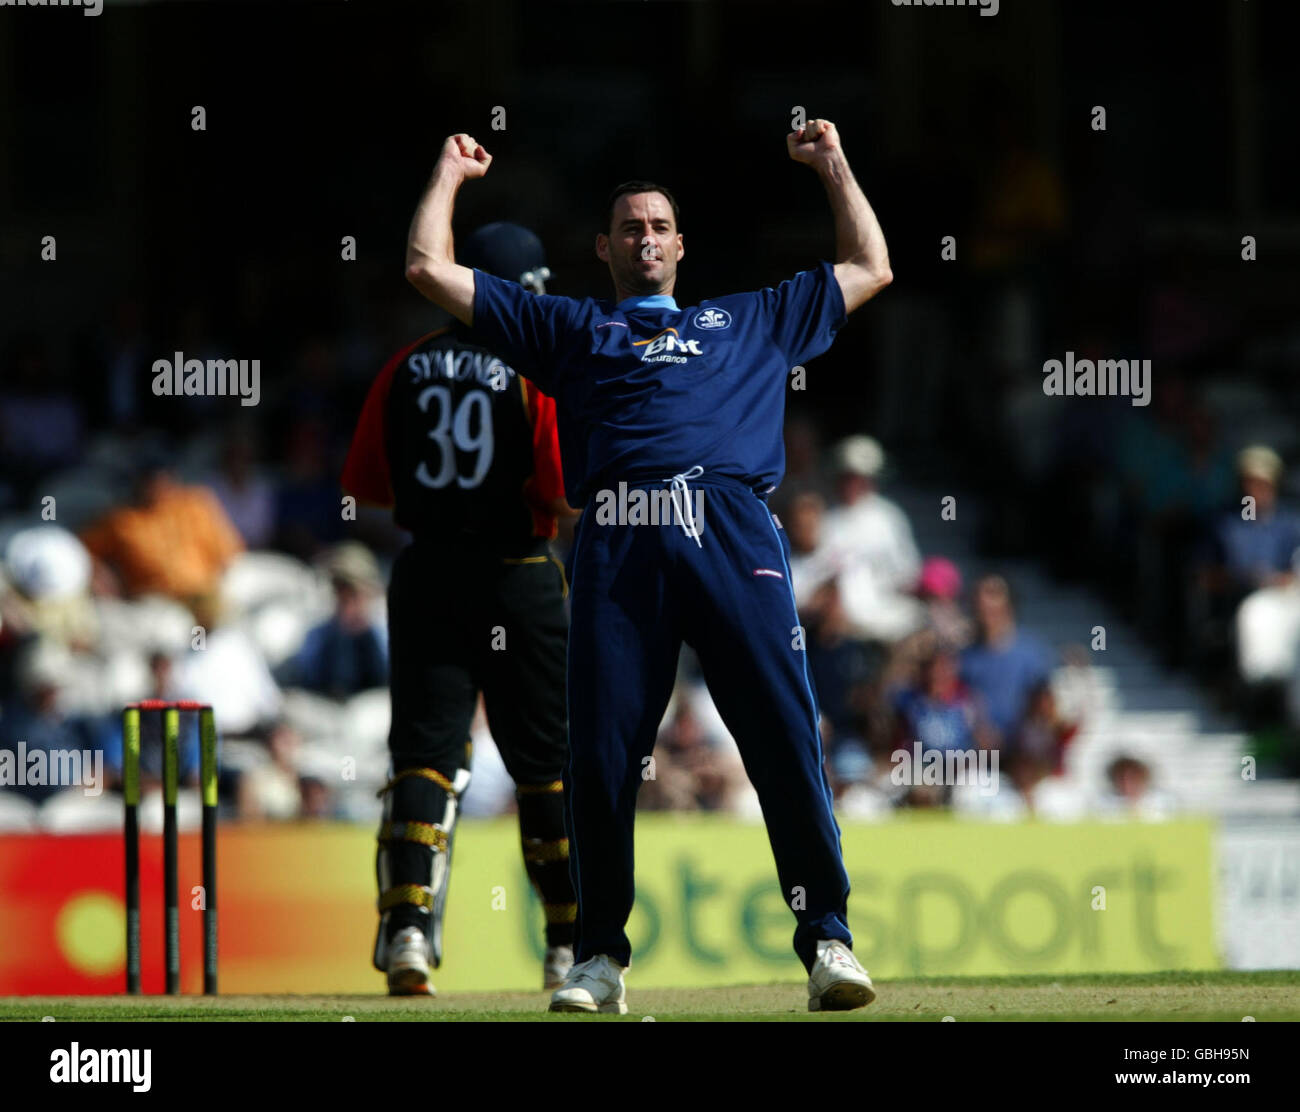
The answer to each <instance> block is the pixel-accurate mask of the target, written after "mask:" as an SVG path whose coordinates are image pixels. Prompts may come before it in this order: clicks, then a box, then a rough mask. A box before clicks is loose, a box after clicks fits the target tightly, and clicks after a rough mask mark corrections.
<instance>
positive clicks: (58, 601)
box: [0, 523, 99, 691]
mask: <svg viewBox="0 0 1300 1112" xmlns="http://www.w3.org/2000/svg"><path fill="white" fill-rule="evenodd" d="M4 573H5V578H6V579H7V581H8V584H9V586H10V587H11V588H12V589H11V590H9V591H0V619H2V620H3V623H4V625H5V627H6V631H7V633H8V634H9V635H10V636H11V637H18V636H29V635H35V636H38V637H43V638H46V639H47V640H50V641H54V642H56V643H58V644H60V645H62V646H63V647H64V648H67V649H71V650H72V651H73V652H84V651H89V650H91V649H93V648H94V647H95V643H96V641H97V639H98V636H99V629H98V624H97V620H96V616H95V609H94V601H93V600H92V598H91V596H90V576H91V560H90V553H88V552H87V551H86V548H85V546H84V545H83V544H82V543H81V542H80V541H79V540H77V538H76V537H75V536H73V535H72V534H71V533H70V532H68V530H66V529H64V528H63V527H62V526H60V525H55V524H53V523H48V524H44V525H35V526H33V527H32V528H30V529H20V530H19V531H18V532H17V533H15V534H14V535H13V536H12V537H10V538H9V543H8V545H6V547H5V561H4ZM2 690H3V689H2V688H0V691H2Z"/></svg>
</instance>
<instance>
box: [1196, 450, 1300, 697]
mask: <svg viewBox="0 0 1300 1112" xmlns="http://www.w3.org/2000/svg"><path fill="white" fill-rule="evenodd" d="M1237 474H1238V476H1239V478H1240V480H1241V491H1242V494H1243V496H1244V497H1243V499H1242V504H1241V505H1240V506H1238V507H1234V508H1233V509H1231V510H1226V511H1224V513H1223V514H1222V515H1221V516H1220V518H1219V520H1218V521H1217V522H1216V524H1215V528H1214V533H1213V537H1212V540H1211V556H1210V560H1209V566H1208V567H1207V568H1206V570H1205V572H1204V573H1203V579H1202V581H1203V584H1204V586H1205V588H1206V589H1207V594H1208V599H1209V616H1210V622H1211V629H1212V630H1213V629H1214V628H1215V627H1217V628H1218V629H1220V630H1221V629H1223V627H1224V626H1225V625H1226V623H1228V622H1229V621H1230V620H1231V617H1230V616H1231V615H1232V614H1233V612H1234V611H1235V614H1236V623H1235V624H1236V637H1235V640H1236V646H1237V666H1238V672H1239V674H1240V675H1241V676H1242V678H1243V679H1245V680H1246V682H1247V683H1248V684H1252V685H1269V686H1270V687H1271V686H1273V685H1276V683H1278V682H1281V681H1284V680H1286V679H1288V678H1289V677H1291V676H1292V675H1293V674H1294V673H1295V671H1296V667H1297V639H1298V635H1300V590H1297V589H1296V576H1295V570H1294V562H1295V560H1296V558H1297V555H1298V550H1300V517H1298V516H1297V515H1296V514H1295V513H1294V512H1292V511H1291V510H1289V509H1285V508H1283V507H1281V506H1280V505H1279V504H1278V496H1277V491H1278V484H1279V482H1280V481H1281V478H1282V460H1281V457H1279V456H1278V454H1277V453H1276V452H1274V451H1273V450H1272V449H1271V448H1268V447H1266V446H1264V445H1253V446H1251V447H1249V448H1246V449H1244V450H1243V451H1242V452H1241V453H1240V454H1239V455H1238V457H1237ZM1218 640H1219V641H1220V642H1223V641H1226V640H1227V639H1226V637H1224V635H1223V634H1222V633H1219V634H1218ZM1261 694H1262V688H1257V690H1256V691H1255V692H1254V693H1253V694H1252V696H1251V701H1252V702H1256V700H1257V697H1258V696H1260V695H1261Z"/></svg>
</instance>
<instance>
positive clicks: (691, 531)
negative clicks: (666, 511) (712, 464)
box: [664, 463, 704, 548]
mask: <svg viewBox="0 0 1300 1112" xmlns="http://www.w3.org/2000/svg"><path fill="white" fill-rule="evenodd" d="M703 474H704V468H703V467H701V466H700V465H699V464H698V463H697V464H696V465H695V466H694V467H692V468H691V469H690V470H689V471H683V472H681V473H680V474H678V475H674V476H673V477H672V478H671V479H665V480H664V482H666V483H672V492H671V493H672V499H673V509H675V510H676V511H677V520H678V521H679V522H680V523H681V526H682V531H683V532H684V533H685V534H686V535H687V536H688V537H690V538H691V540H693V541H694V542H695V543H696V544H697V545H699V546H700V547H701V548H703V547H704V543H703V542H702V541H701V540H700V530H699V527H698V526H697V525H696V524H695V511H694V510H693V509H692V508H691V488H690V487H689V486H688V485H687V480H688V479H698V478H699V477H700V476H701V475H703ZM679 495H680V496H681V500H682V502H684V503H686V509H685V511H683V509H682V507H681V505H680V504H679V503H678V501H677V499H678V496H679Z"/></svg>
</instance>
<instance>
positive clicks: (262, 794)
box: [238, 723, 319, 821]
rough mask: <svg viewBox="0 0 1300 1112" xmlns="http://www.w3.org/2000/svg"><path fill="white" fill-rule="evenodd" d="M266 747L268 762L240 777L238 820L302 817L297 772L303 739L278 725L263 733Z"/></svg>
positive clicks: (301, 801) (293, 731) (245, 771)
mask: <svg viewBox="0 0 1300 1112" xmlns="http://www.w3.org/2000/svg"><path fill="white" fill-rule="evenodd" d="M266 748H267V752H268V753H269V754H270V757H271V759H270V760H269V761H268V762H266V763H265V764H258V765H253V766H252V767H251V768H248V769H245V770H244V773H243V775H241V776H240V778H239V792H238V795H239V817H240V818H241V819H253V820H258V819H269V820H278V821H283V820H287V819H296V818H300V817H302V815H303V811H304V800H303V781H302V777H301V774H300V773H299V770H298V756H299V753H300V752H301V750H302V736H301V735H300V734H299V733H298V732H297V731H296V730H294V729H293V728H292V727H290V726H286V725H284V724H283V723H277V724H276V725H273V726H271V727H270V728H269V729H268V730H267V732H266ZM310 794H312V793H309V795H310ZM316 802H319V801H316Z"/></svg>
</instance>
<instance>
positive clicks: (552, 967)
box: [542, 946, 573, 989]
mask: <svg viewBox="0 0 1300 1112" xmlns="http://www.w3.org/2000/svg"><path fill="white" fill-rule="evenodd" d="M572 968H573V947H572V946H552V947H550V948H549V949H548V950H547V951H546V960H545V961H543V962H542V988H543V989H552V988H559V987H560V986H561V985H562V984H564V979H565V978H566V977H567V976H568V975H569V970H570V969H572Z"/></svg>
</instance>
